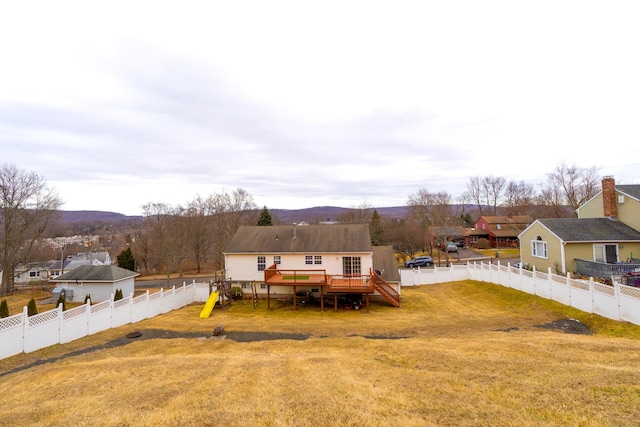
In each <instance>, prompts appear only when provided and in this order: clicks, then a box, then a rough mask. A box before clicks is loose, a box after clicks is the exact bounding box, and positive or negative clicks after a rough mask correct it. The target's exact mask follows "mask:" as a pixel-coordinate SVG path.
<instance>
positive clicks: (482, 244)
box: [476, 238, 491, 249]
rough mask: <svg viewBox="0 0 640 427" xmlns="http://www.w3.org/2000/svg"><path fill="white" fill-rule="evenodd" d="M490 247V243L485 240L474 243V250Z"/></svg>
mask: <svg viewBox="0 0 640 427" xmlns="http://www.w3.org/2000/svg"><path fill="white" fill-rule="evenodd" d="M490 247H491V243H489V240H487V239H485V238H481V239H478V241H477V242H476V248H478V249H489V248H490Z"/></svg>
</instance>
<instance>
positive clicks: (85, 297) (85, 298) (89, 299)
mask: <svg viewBox="0 0 640 427" xmlns="http://www.w3.org/2000/svg"><path fill="white" fill-rule="evenodd" d="M87 301H91V295H89V294H86V295H85V296H84V304H86V303H87Z"/></svg>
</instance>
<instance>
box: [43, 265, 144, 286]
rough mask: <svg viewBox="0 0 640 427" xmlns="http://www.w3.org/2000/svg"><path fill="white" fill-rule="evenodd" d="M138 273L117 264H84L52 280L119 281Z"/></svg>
mask: <svg viewBox="0 0 640 427" xmlns="http://www.w3.org/2000/svg"><path fill="white" fill-rule="evenodd" d="M138 275H139V274H138V273H136V272H135V271H131V270H127V269H124V268H120V267H116V266H115V265H82V266H80V267H78V268H76V269H75V270H73V271H69V272H68V273H64V274H63V275H62V276H59V277H56V278H55V279H53V280H52V281H53V282H65V281H69V282H75V281H76V280H82V281H85V282H89V281H91V282H118V281H120V280H124V279H128V278H130V277H135V276H138Z"/></svg>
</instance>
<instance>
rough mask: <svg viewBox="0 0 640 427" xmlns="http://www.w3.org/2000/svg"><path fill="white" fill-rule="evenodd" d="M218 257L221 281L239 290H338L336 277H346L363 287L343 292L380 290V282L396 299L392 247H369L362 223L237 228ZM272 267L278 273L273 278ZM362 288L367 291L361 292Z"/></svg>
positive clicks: (397, 277)
mask: <svg viewBox="0 0 640 427" xmlns="http://www.w3.org/2000/svg"><path fill="white" fill-rule="evenodd" d="M383 248H384V249H383ZM374 255H375V259H374ZM224 260H225V272H226V277H227V279H228V280H230V281H231V282H234V283H239V284H240V285H241V286H242V287H243V288H244V289H245V292H249V290H248V289H249V288H250V287H251V285H252V284H256V285H257V292H258V293H260V294H267V293H269V294H270V295H279V294H285V295H291V294H293V293H294V291H297V290H309V291H311V292H312V293H313V294H317V295H319V294H321V293H323V292H329V293H331V292H334V293H338V292H339V291H338V288H339V287H338V286H337V283H338V280H343V281H344V280H345V278H349V279H350V280H351V281H354V280H360V281H361V283H365V282H366V283H367V285H366V286H360V290H352V291H347V290H345V291H344V292H345V293H350V292H351V293H356V292H358V291H359V292H361V293H367V294H373V293H376V294H377V293H380V294H382V293H384V291H382V292H381V291H380V290H379V289H378V287H377V286H378V285H380V286H382V285H384V284H386V285H387V286H391V287H392V288H393V291H395V292H396V293H397V295H398V299H399V293H400V275H399V273H398V269H397V266H396V264H395V258H394V256H393V250H392V249H391V248H390V247H379V248H376V249H375V250H374V247H373V246H372V245H371V237H370V234H369V226H368V225H367V224H335V225H309V226H295V225H279V226H242V227H240V228H239V229H238V231H237V232H236V234H235V235H234V236H233V238H232V239H231V241H230V242H229V244H228V246H227V248H226V250H225V252H224ZM267 270H272V271H271V272H269V271H267ZM275 270H278V274H279V275H280V276H281V277H280V278H279V279H277V281H276V276H277V275H276V274H275V273H274V271H275ZM376 272H377V273H378V274H375V273H376ZM265 273H267V274H268V275H269V278H268V279H267V277H266V276H265ZM272 273H273V274H272ZM289 277H293V278H294V281H295V283H294V282H290V279H287V278H289ZM302 278H306V279H304V280H303V279H302ZM305 280H306V282H305ZM374 282H376V283H375V285H376V287H375V291H374ZM381 282H385V283H381ZM332 283H333V284H332ZM367 286H370V287H371V290H370V291H363V290H362V289H364V288H366V287H367ZM383 296H384V295H383ZM385 298H386V297H385Z"/></svg>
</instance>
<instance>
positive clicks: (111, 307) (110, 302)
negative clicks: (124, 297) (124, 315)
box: [109, 294, 114, 328]
mask: <svg viewBox="0 0 640 427" xmlns="http://www.w3.org/2000/svg"><path fill="white" fill-rule="evenodd" d="M113 298H114V295H113V294H111V301H109V326H110V327H111V328H113Z"/></svg>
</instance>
